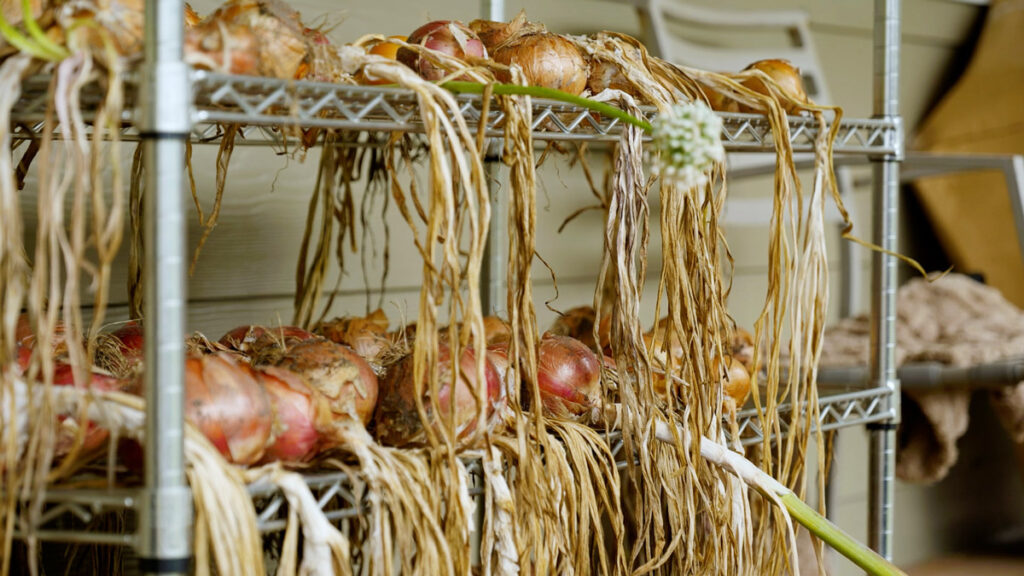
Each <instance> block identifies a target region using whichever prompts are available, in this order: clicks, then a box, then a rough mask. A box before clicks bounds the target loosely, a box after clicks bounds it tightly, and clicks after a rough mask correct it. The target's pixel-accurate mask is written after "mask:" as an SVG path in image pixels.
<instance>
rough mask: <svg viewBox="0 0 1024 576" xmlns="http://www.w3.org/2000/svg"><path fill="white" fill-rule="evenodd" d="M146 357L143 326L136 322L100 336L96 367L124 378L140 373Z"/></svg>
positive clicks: (97, 346)
mask: <svg viewBox="0 0 1024 576" xmlns="http://www.w3.org/2000/svg"><path fill="white" fill-rule="evenodd" d="M144 357H145V339H144V337H143V332H142V326H140V325H139V324H138V323H137V322H134V321H132V322H128V323H127V324H124V325H122V326H121V327H120V328H118V329H117V330H115V331H114V332H110V333H108V334H102V335H100V337H99V340H98V342H97V345H96V365H97V366H98V367H100V368H103V369H104V370H107V371H109V372H111V373H113V374H115V375H117V376H119V377H122V378H128V377H131V376H132V375H133V374H136V373H138V372H139V371H140V370H141V369H142V361H143V359H144Z"/></svg>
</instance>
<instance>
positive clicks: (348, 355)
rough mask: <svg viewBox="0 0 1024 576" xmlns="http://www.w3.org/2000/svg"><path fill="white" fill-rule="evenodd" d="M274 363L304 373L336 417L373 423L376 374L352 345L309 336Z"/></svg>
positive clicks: (297, 372)
mask: <svg viewBox="0 0 1024 576" xmlns="http://www.w3.org/2000/svg"><path fill="white" fill-rule="evenodd" d="M275 365H277V366H278V367H280V368H284V369H287V370H290V371H292V372H295V373H296V374H299V375H300V376H303V377H304V378H305V379H306V381H307V382H308V383H309V385H310V386H311V387H312V388H313V389H314V390H316V391H318V392H319V393H321V394H323V395H324V397H325V398H326V400H327V403H328V406H329V407H330V409H331V412H332V414H333V415H334V417H335V418H349V419H352V420H357V421H359V422H362V423H363V425H364V426H365V425H366V424H369V423H370V418H371V417H372V416H373V409H374V406H376V403H377V375H376V374H374V373H373V369H372V368H371V367H370V365H369V364H367V363H366V360H363V359H362V358H361V357H360V356H359V355H358V354H356V353H355V352H354V351H353V350H352V349H351V348H348V347H346V346H342V345H341V344H335V343H334V342H331V341H330V340H306V341H304V342H300V343H298V344H296V345H294V346H292V347H291V348H289V349H288V350H287V351H286V352H285V353H284V354H283V355H282V356H281V357H280V358H278V359H276V361H275Z"/></svg>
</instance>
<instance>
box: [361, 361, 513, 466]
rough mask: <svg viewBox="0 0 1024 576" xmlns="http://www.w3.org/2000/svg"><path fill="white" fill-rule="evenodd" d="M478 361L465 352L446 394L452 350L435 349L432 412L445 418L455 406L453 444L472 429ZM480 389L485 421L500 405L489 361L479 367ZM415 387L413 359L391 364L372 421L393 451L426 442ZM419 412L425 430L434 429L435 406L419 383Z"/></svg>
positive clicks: (474, 422) (380, 437)
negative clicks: (426, 426) (420, 407)
mask: <svg viewBox="0 0 1024 576" xmlns="http://www.w3.org/2000/svg"><path fill="white" fill-rule="evenodd" d="M476 362H477V356H476V353H474V351H473V350H472V349H470V348H464V349H463V350H462V354H461V356H460V357H459V374H458V381H457V382H456V384H455V391H454V393H453V392H452V389H451V379H452V372H453V370H454V366H453V364H454V363H453V359H452V351H451V347H450V346H449V345H448V344H446V343H443V342H442V343H440V344H439V347H438V359H437V363H436V364H435V365H434V367H433V368H434V370H436V371H437V372H436V373H437V378H438V381H439V383H440V389H439V390H438V398H437V406H438V408H439V409H440V412H441V414H442V415H443V416H442V418H444V417H445V416H446V415H447V414H449V413H450V411H451V410H452V402H453V401H454V410H455V419H454V431H455V435H456V437H457V438H460V439H462V438H466V437H467V436H469V435H470V434H471V433H472V432H473V431H474V430H476V423H477V415H478V413H477V406H476V400H475V399H474V397H473V390H474V389H477V386H478V382H477V370H476V369H477V366H476ZM484 378H485V379H486V381H485V382H484V388H485V389H486V397H484V398H481V400H482V401H483V403H484V405H483V406H482V409H483V410H484V413H485V416H489V415H490V414H491V412H492V410H494V408H495V407H496V405H498V404H500V403H501V402H502V401H503V397H502V395H501V381H500V379H499V376H498V373H497V371H496V370H495V368H494V366H493V365H492V364H491V362H490V361H487V360H486V359H485V362H484ZM416 389H417V386H416V381H415V377H414V374H413V356H412V354H410V355H408V356H406V357H405V358H404V359H402V360H401V361H399V362H398V363H397V364H395V365H394V366H393V367H392V368H391V369H390V370H389V371H388V374H387V376H386V377H385V378H384V379H383V380H381V389H380V401H379V402H378V404H377V411H376V414H375V417H374V420H375V424H376V435H377V438H378V440H380V441H381V442H383V443H385V444H390V445H393V446H405V445H409V444H420V443H423V442H424V440H425V432H424V428H423V422H421V420H420V415H419V411H418V410H417V408H416ZM422 390H423V397H422V402H423V408H424V410H425V411H426V414H427V419H428V421H429V425H430V426H433V427H435V428H436V427H438V426H439V423H438V421H437V415H435V414H434V404H433V402H431V400H430V399H429V398H428V397H427V396H428V394H429V388H428V387H427V385H426V383H425V382H424V383H422Z"/></svg>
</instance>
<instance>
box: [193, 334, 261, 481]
mask: <svg viewBox="0 0 1024 576" xmlns="http://www.w3.org/2000/svg"><path fill="white" fill-rule="evenodd" d="M185 417H186V418H187V419H188V420H189V422H191V423H192V424H193V425H194V426H196V427H197V428H198V429H199V430H200V431H201V432H202V433H203V435H204V436H206V438H207V439H208V440H209V441H210V442H211V443H212V444H213V445H214V447H216V448H217V451H219V452H220V453H221V455H223V456H224V457H225V458H227V459H228V461H230V462H232V463H234V464H240V465H250V464H255V463H257V462H259V461H260V460H261V459H262V457H263V454H264V452H265V451H266V448H267V446H268V445H270V441H271V434H272V431H273V424H274V413H273V409H272V407H271V404H270V398H269V396H268V395H267V393H266V391H265V390H264V389H263V387H262V386H261V385H260V383H259V381H258V380H257V378H256V374H255V372H254V371H253V369H252V368H251V367H250V366H249V365H247V364H245V363H243V362H239V361H237V360H236V359H235V358H234V357H233V356H231V355H230V354H226V353H218V354H210V355H208V356H201V357H189V358H186V360H185Z"/></svg>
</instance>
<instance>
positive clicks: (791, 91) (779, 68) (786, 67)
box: [739, 60, 808, 114]
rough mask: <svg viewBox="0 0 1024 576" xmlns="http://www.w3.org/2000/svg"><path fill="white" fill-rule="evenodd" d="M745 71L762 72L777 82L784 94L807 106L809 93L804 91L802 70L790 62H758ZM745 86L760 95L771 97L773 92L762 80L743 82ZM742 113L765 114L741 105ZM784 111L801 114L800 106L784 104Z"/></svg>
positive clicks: (755, 79)
mask: <svg viewBox="0 0 1024 576" xmlns="http://www.w3.org/2000/svg"><path fill="white" fill-rule="evenodd" d="M744 70H760V71H761V72H764V73H765V74H767V75H768V77H769V78H771V79H772V80H774V81H775V84H776V85H778V87H779V89H781V91H782V93H783V94H785V95H786V96H788V97H790V98H792V99H793V100H796V101H797V102H799V103H803V104H807V102H808V100H807V92H805V91H804V81H803V79H802V78H801V77H800V70H799V69H797V67H796V66H793V64H792V63H790V62H789V61H788V60H758V61H757V62H754V63H753V64H751V65H750V66H747V67H746V68H745V69H744ZM743 85H744V86H746V87H747V88H750V89H751V90H753V91H754V92H757V93H759V94H766V95H771V90H769V89H768V87H767V86H765V85H764V82H763V81H762V80H761V79H760V78H750V79H748V80H744V81H743ZM739 108H740V112H764V110H761V109H755V108H752V107H750V106H744V105H740V107H739ZM783 109H784V110H785V111H786V112H789V113H790V114H797V113H799V112H800V106H799V104H792V103H788V102H786V103H784V105H783Z"/></svg>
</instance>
